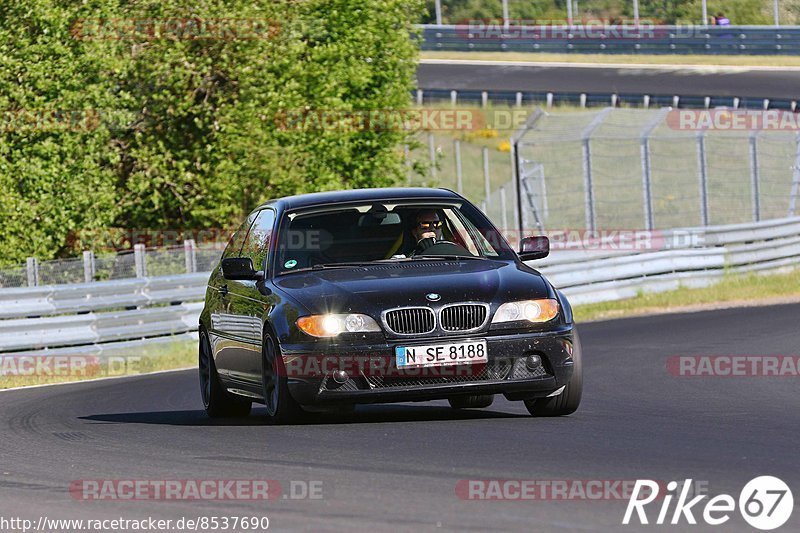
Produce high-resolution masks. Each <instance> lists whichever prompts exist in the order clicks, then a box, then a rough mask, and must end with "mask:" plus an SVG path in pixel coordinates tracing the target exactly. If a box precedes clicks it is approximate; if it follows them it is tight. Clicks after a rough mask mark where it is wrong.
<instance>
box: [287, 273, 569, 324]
mask: <svg viewBox="0 0 800 533" xmlns="http://www.w3.org/2000/svg"><path fill="white" fill-rule="evenodd" d="M275 285H276V286H277V287H278V288H280V289H282V290H284V291H286V292H287V293H288V294H289V295H290V296H291V297H292V298H294V299H295V300H296V301H297V302H298V303H300V304H302V305H303V306H304V307H306V308H307V309H308V311H309V312H311V313H315V314H316V313H366V314H370V315H372V316H379V315H380V312H381V311H383V310H384V309H391V308H393V307H403V306H414V305H430V304H431V302H430V301H429V300H428V299H427V298H426V295H428V294H438V295H439V297H440V298H439V299H438V300H437V301H436V305H443V304H447V303H454V302H465V301H478V302H487V303H495V304H499V303H501V302H504V301H511V300H524V299H531V298H554V297H555V295H554V292H553V290H552V288H551V287H550V285H549V283H547V281H545V279H544V278H543V277H542V276H541V275H540V274H539V273H538V272H537V271H536V270H534V269H532V268H530V267H527V266H526V265H524V264H517V263H515V262H511V261H508V262H506V261H495V260H488V259H487V260H462V261H457V260H443V261H422V260H418V261H408V262H398V263H389V264H387V263H382V264H376V265H370V266H365V267H347V268H331V269H324V270H315V271H304V272H297V273H294V274H288V275H284V276H281V277H279V278H277V279H276V280H275Z"/></svg>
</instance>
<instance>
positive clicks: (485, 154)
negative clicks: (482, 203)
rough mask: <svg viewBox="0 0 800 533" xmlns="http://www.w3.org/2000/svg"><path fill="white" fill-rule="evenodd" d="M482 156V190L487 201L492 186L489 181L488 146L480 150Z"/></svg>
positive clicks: (487, 201)
mask: <svg viewBox="0 0 800 533" xmlns="http://www.w3.org/2000/svg"><path fill="white" fill-rule="evenodd" d="M481 156H482V157H483V192H484V195H485V197H486V203H487V204H488V203H489V196H491V194H492V187H491V184H490V183H489V148H487V147H486V146H484V147H483V150H482V151H481Z"/></svg>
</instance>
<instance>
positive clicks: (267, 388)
mask: <svg viewBox="0 0 800 533" xmlns="http://www.w3.org/2000/svg"><path fill="white" fill-rule="evenodd" d="M262 359H263V360H262V370H261V380H262V387H263V389H264V405H265V406H266V408H267V416H268V417H269V418H270V420H272V421H273V422H274V423H276V424H290V423H292V422H298V421H300V420H301V419H302V418H303V417H304V415H305V414H306V413H305V411H303V408H302V407H300V404H298V403H297V401H296V400H295V399H294V398H293V397H292V395H291V393H290V392H289V384H288V379H287V376H286V371H285V366H284V365H283V358H282V357H281V347H280V345H279V344H278V343H277V342H276V341H275V339H274V338H273V337H272V335H269V334H265V335H264V349H263V355H262Z"/></svg>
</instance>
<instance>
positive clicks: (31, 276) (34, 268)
mask: <svg viewBox="0 0 800 533" xmlns="http://www.w3.org/2000/svg"><path fill="white" fill-rule="evenodd" d="M25 266H26V271H27V274H28V287H38V286H39V260H38V259H36V258H35V257H29V258H28V259H27V260H26V261H25Z"/></svg>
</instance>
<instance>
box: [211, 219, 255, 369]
mask: <svg viewBox="0 0 800 533" xmlns="http://www.w3.org/2000/svg"><path fill="white" fill-rule="evenodd" d="M255 218H256V213H253V214H251V215H250V216H249V217H247V220H245V221H244V223H243V224H242V225H241V226H240V227H239V229H237V230H236V232H235V233H234V234H233V236H232V237H231V240H230V242H229V243H228V246H227V247H226V248H225V251H224V252H223V253H222V259H227V258H229V257H240V255H241V252H242V247H243V245H244V242H245V239H246V238H247V234H248V233H249V231H250V227H251V226H252V225H253V221H254V220H255ZM236 283H237V282H236V281H232V280H227V279H225V278H224V277H223V276H222V269H221V268H217V269H216V270H215V271H214V274H213V275H212V279H211V280H210V282H209V304H210V305H209V307H210V314H211V329H210V330H209V332H208V333H209V339H210V341H211V350H212V353H213V354H214V364H215V365H216V367H217V372H218V373H219V375H220V377H221V378H222V379H223V380H225V381H229V380H230V379H236V375H237V373H238V372H239V371H237V369H238V368H240V367H242V366H245V365H243V364H242V363H241V362H240V359H241V357H242V353H243V350H242V348H241V346H242V344H243V343H244V342H245V339H249V338H250V334H249V331H248V329H249V328H250V324H249V323H244V324H243V323H242V321H241V319H240V318H239V316H238V315H237V313H236V310H235V308H234V305H233V303H234V300H233V297H232V295H231V288H232V286H234V285H235V284H236Z"/></svg>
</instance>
